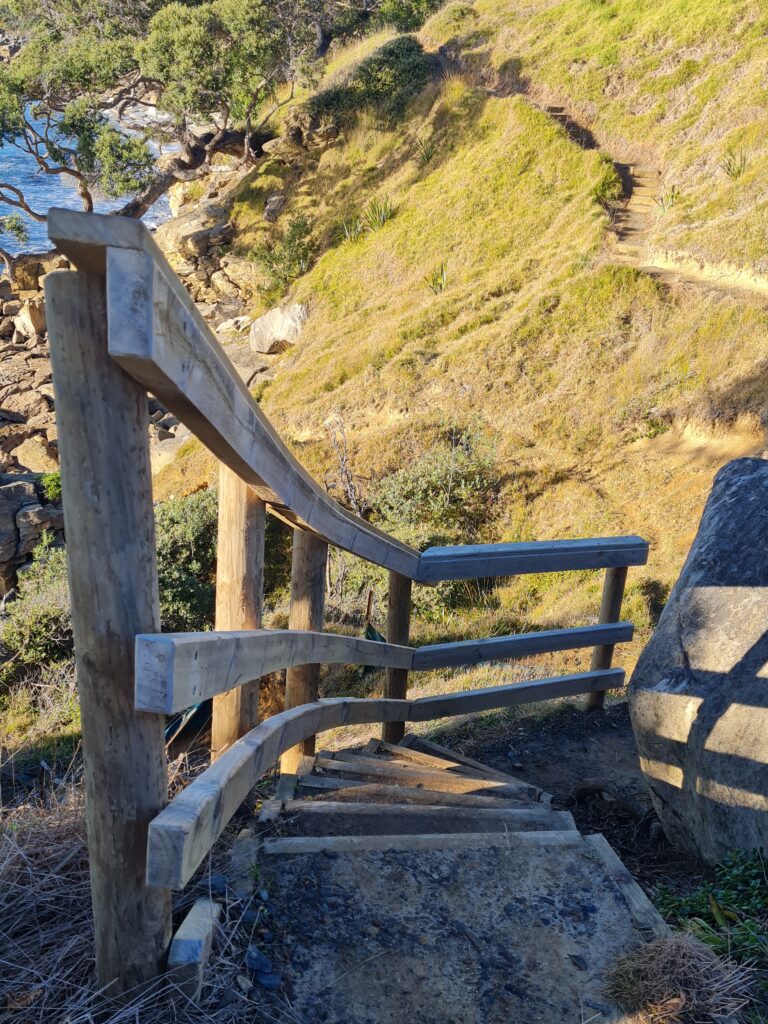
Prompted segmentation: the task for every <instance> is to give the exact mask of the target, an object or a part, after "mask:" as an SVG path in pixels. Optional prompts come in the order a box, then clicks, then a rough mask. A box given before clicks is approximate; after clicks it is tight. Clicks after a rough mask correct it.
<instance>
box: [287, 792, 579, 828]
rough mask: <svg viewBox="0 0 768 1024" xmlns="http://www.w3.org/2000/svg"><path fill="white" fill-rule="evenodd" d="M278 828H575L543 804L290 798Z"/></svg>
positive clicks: (565, 816)
mask: <svg viewBox="0 0 768 1024" xmlns="http://www.w3.org/2000/svg"><path fill="white" fill-rule="evenodd" d="M282 826H283V828H286V829H290V830H291V831H295V832H297V833H298V834H299V835H302V836H331V835H333V836H338V835H345V836H363V835H367V836H382V835H387V836H392V835H409V836H410V835H426V834H431V833H436V834H449V833H467V832H476V833H482V832H500V833H505V834H506V833H507V832H541V831H554V832H558V831H568V830H573V829H575V828H576V825H575V824H574V821H573V817H572V815H571V814H570V813H569V812H568V811H551V810H550V809H549V808H548V807H540V806H538V807H537V806H534V807H530V808H521V807H513V808H508V807H499V808H490V807H445V806H443V807H425V806H418V805H414V804H408V803H399V804H395V803H392V804H372V803H352V802H349V801H346V802H344V801H330V800H329V801H325V800H322V801H321V800H316V801H312V800H292V801H289V802H287V803H286V804H285V805H284V809H283V817H282Z"/></svg>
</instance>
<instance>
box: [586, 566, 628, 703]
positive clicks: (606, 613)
mask: <svg viewBox="0 0 768 1024" xmlns="http://www.w3.org/2000/svg"><path fill="white" fill-rule="evenodd" d="M626 582H627V568H626V566H622V567H621V568H619V569H606V570H605V582H604V583H603V597H602V600H601V602H600V618H599V620H598V621H599V622H600V623H604V622H619V620H620V618H621V602H622V601H623V600H624V586H625V584H626ZM613 647H614V645H613V644H605V645H604V646H602V647H596V648H595V649H594V651H593V652H592V662H591V664H590V666H589V667H590V669H591V671H593V672H594V671H595V670H596V669H602V668H610V667H611V662H612V661H613ZM604 706H605V691H604V690H600V691H598V692H595V693H590V695H589V697H588V698H587V711H599V710H600V709H601V708H603V707H604Z"/></svg>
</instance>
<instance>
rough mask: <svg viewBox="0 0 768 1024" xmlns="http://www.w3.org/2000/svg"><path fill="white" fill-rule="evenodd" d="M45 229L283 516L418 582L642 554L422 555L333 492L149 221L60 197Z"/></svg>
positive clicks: (609, 563) (182, 411) (542, 550)
mask: <svg viewBox="0 0 768 1024" xmlns="http://www.w3.org/2000/svg"><path fill="white" fill-rule="evenodd" d="M48 230H49V234H50V237H51V240H52V241H53V242H54V243H55V244H56V245H57V246H58V248H59V249H61V251H62V252H64V253H66V255H67V256H69V257H70V259H72V260H73V261H74V263H75V264H76V265H77V266H78V267H81V268H83V269H86V270H91V271H95V272H97V273H101V274H103V273H106V277H107V307H108V315H109V352H110V355H111V356H112V357H113V358H114V359H115V360H116V362H118V363H119V364H120V365H121V366H122V367H123V369H124V370H126V372H128V373H129V374H130V375H131V376H132V377H134V378H135V379H136V380H137V381H139V382H140V383H141V384H143V385H144V387H146V388H147V389H148V390H149V391H150V392H151V393H152V394H154V395H156V396H157V398H159V399H160V401H161V402H162V403H163V404H164V405H165V406H166V407H167V408H168V409H169V410H170V411H171V412H173V413H174V415H176V416H178V418H179V419H180V420H181V421H182V422H183V423H185V424H186V426H188V427H189V428H190V430H192V432H193V433H194V434H195V435H196V436H197V437H198V438H199V439H200V440H201V441H202V442H203V443H204V444H205V445H206V447H207V448H209V449H210V451H212V452H213V453H214V455H216V456H217V458H218V459H219V460H220V461H221V462H223V463H224V464H225V465H227V466H229V467H230V469H232V470H233V472H235V473H236V474H237V475H238V476H239V477H240V478H241V479H242V480H244V481H245V482H246V483H247V484H249V485H250V486H251V487H252V488H253V489H254V490H255V491H256V492H257V493H258V495H259V496H260V497H261V498H262V499H263V500H264V501H266V502H267V503H268V505H269V508H270V510H271V511H272V512H273V513H274V514H275V515H278V516H279V517H280V518H282V519H284V520H285V521H286V522H288V523H290V524H292V525H294V526H299V527H302V528H304V529H308V530H311V531H312V532H313V533H316V534H317V535H318V536H319V537H322V538H323V539H324V540H326V541H328V542H329V543H331V544H334V545H336V547H339V548H342V549H344V550H345V551H350V552H352V553H353V554H355V555H359V556H360V557H361V558H364V559H366V560H368V561H370V562H374V563H375V564H376V565H380V566H383V567H384V568H386V569H390V570H392V571H394V572H397V573H399V574H400V575H402V576H405V577H407V578H408V579H411V580H415V581H416V582H420V583H437V582H439V581H440V580H452V579H479V578H481V577H495V576H506V575H514V574H517V573H531V572H550V571H553V570H555V569H556V570H558V571H562V570H566V569H604V568H612V567H618V566H630V565H643V564H645V562H646V561H647V559H648V544H647V543H646V542H645V541H644V540H643V539H642V538H641V537H604V538H599V539H596V540H569V541H554V542H550V541H542V542H533V543H523V544H485V545H468V546H466V547H453V548H431V549H429V550H427V551H425V552H424V553H423V554H421V555H420V554H419V552H417V551H416V550H414V549H413V548H411V547H409V546H408V545H407V544H403V543H401V542H400V541H398V540H396V539H395V538H394V537H391V536H389V534H386V533H384V532H383V531H381V530H378V529H376V527H375V526H372V525H371V524H370V523H367V522H366V521H365V520H364V519H361V518H360V517H359V516H356V515H355V514H354V513H353V512H350V511H349V510H348V509H345V508H343V507H342V506H341V505H339V504H338V502H335V501H334V500H333V499H332V498H331V497H330V496H329V495H328V494H327V492H326V491H325V490H324V489H323V488H322V487H320V486H319V485H318V484H317V483H316V482H315V481H314V480H313V479H312V477H311V476H310V475H309V474H308V473H307V471H306V470H305V469H304V468H303V466H301V465H300V463H299V462H298V461H297V460H296V459H295V458H294V456H293V455H292V454H291V453H290V451H289V450H288V448H287V446H286V445H285V444H284V443H283V441H282V440H281V439H280V437H279V436H278V434H277V433H276V431H275V430H274V428H273V427H272V425H271V424H270V422H269V420H268V419H267V418H266V416H265V415H264V413H263V412H262V411H261V409H260V408H259V406H258V403H257V402H256V401H255V400H254V399H253V397H252V396H251V394H250V392H249V391H248V389H247V387H246V386H245V384H244V383H243V381H242V380H241V379H240V375H239V374H238V373H237V371H236V370H235V368H234V367H233V366H232V364H231V362H230V361H229V359H228V358H227V356H226V354H225V353H224V351H223V349H222V348H221V346H220V345H219V342H218V341H217V339H216V337H215V335H214V334H213V332H212V331H211V329H210V328H209V327H208V325H207V324H206V323H205V321H204V320H203V318H202V316H201V315H200V313H199V311H198V309H197V307H196V306H195V304H194V302H192V300H191V299H190V297H189V295H188V294H187V291H186V289H185V288H184V286H183V284H182V283H181V282H180V281H179V279H178V278H177V276H176V274H175V273H174V271H173V270H172V268H171V267H170V266H169V264H168V262H167V260H166V259H165V257H164V256H163V254H162V253H161V251H160V249H159V248H158V247H157V245H156V243H155V242H154V240H153V238H152V236H151V235H150V233H149V232H148V231H147V229H146V228H145V227H144V225H143V224H141V223H140V222H138V221H134V220H130V219H126V218H120V217H109V216H101V215H98V214H84V213H77V212H74V211H72V210H59V209H53V210H51V211H50V212H49V214H48Z"/></svg>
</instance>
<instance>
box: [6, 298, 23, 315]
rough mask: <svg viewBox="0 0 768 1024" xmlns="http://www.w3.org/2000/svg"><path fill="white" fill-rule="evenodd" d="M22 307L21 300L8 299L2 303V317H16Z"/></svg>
mask: <svg viewBox="0 0 768 1024" xmlns="http://www.w3.org/2000/svg"><path fill="white" fill-rule="evenodd" d="M22 306H23V303H22V301H21V299H9V300H8V302H4V303H3V316H18V315H19V313H20V312H21V308H22Z"/></svg>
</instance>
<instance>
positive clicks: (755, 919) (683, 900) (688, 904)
mask: <svg viewBox="0 0 768 1024" xmlns="http://www.w3.org/2000/svg"><path fill="white" fill-rule="evenodd" d="M656 903H657V905H658V907H659V910H660V911H661V912H662V913H663V914H664V915H665V917H667V918H668V919H669V920H670V921H671V922H672V923H674V924H675V925H676V926H677V927H685V928H687V929H688V930H689V931H691V932H692V933H693V934H694V935H695V936H696V937H697V938H699V939H700V940H701V941H702V942H705V943H706V944H707V945H708V946H711V947H712V948H713V949H714V950H715V952H717V953H721V954H723V955H728V956H731V957H733V958H734V959H735V960H737V961H738V962H739V963H744V962H747V961H751V960H754V961H755V962H756V964H757V966H758V967H759V968H760V970H761V971H765V970H766V969H768V884H767V882H766V866H765V862H764V860H763V858H762V856H761V855H760V854H759V853H756V854H753V855H752V856H747V855H746V854H744V853H741V852H739V851H735V852H733V853H731V854H729V855H728V856H727V857H726V858H725V860H724V861H723V862H722V864H720V865H718V866H717V867H716V868H715V871H714V877H712V878H709V879H706V880H705V881H704V882H702V883H701V884H700V885H698V886H697V887H696V888H695V889H694V890H693V891H692V892H690V893H687V894H685V895H678V894H676V893H673V892H672V891H670V890H669V889H667V888H660V889H659V890H658V892H657V895H656Z"/></svg>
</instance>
